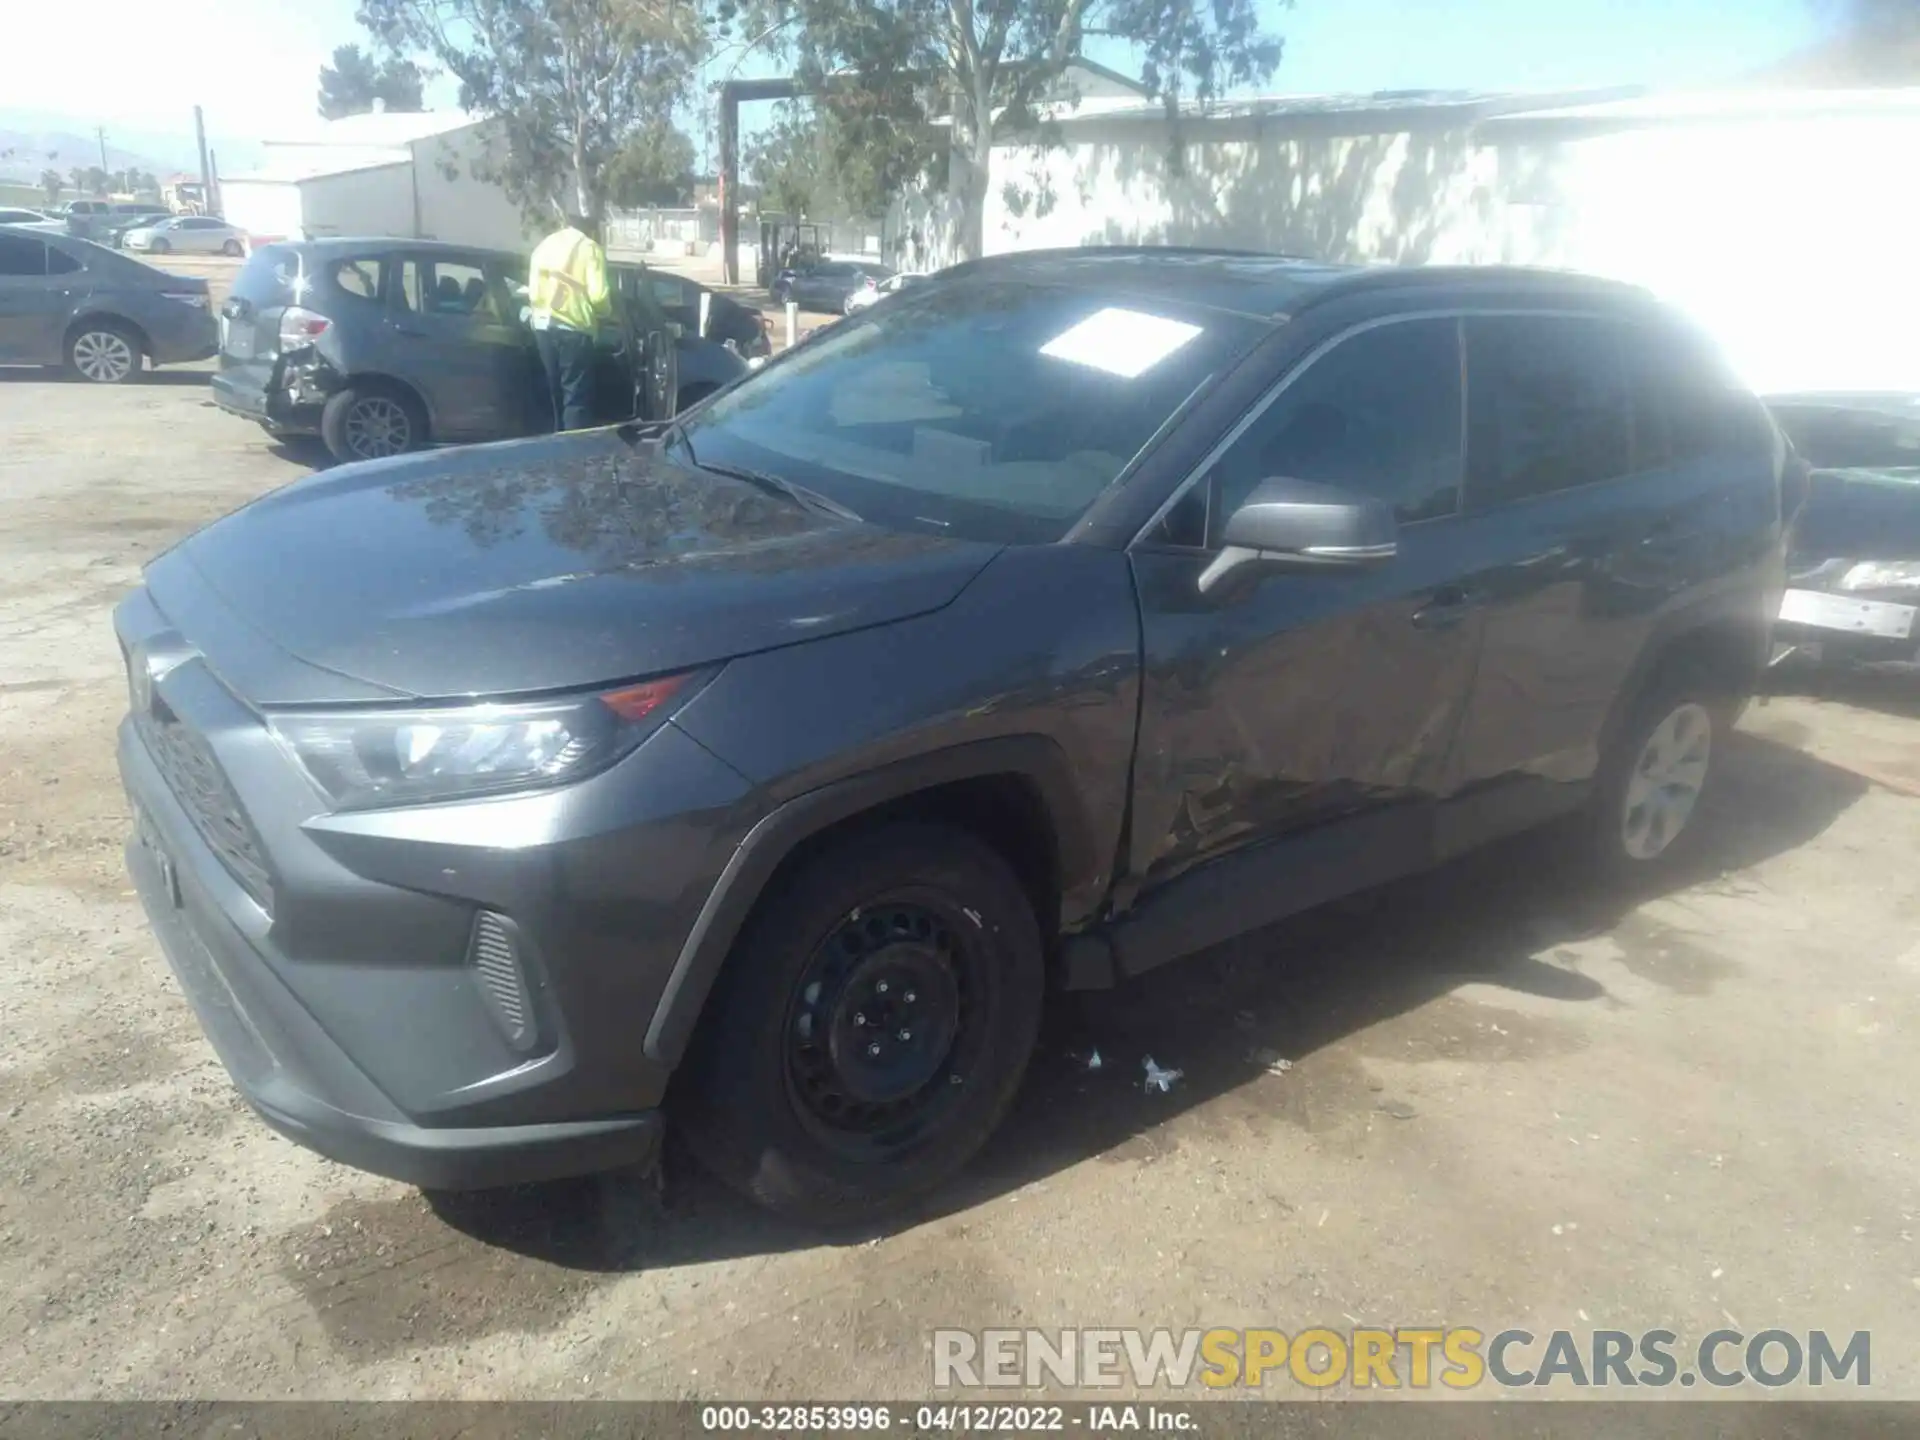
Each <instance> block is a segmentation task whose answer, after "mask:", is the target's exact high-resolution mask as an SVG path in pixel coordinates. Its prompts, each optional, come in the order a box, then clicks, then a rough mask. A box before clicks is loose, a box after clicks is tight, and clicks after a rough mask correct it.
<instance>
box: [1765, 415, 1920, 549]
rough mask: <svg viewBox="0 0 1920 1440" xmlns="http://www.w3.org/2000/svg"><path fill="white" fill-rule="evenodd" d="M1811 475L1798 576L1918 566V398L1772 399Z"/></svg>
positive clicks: (1797, 534) (1798, 529)
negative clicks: (1856, 563) (1822, 567)
mask: <svg viewBox="0 0 1920 1440" xmlns="http://www.w3.org/2000/svg"><path fill="white" fill-rule="evenodd" d="M1768 405H1769V406H1770V408H1771V409H1772V410H1773V413H1774V416H1775V418H1776V419H1777V420H1779V422H1780V424H1781V426H1782V428H1784V429H1785V430H1786V431H1787V433H1788V435H1789V436H1790V437H1791V438H1792V440H1793V442H1794V445H1795V447H1796V448H1797V449H1798V450H1799V452H1800V454H1801V455H1802V456H1803V457H1804V458H1805V459H1806V460H1807V462H1808V464H1809V466H1810V467H1811V476H1810V482H1809V488H1808V492H1807V502H1806V505H1805V507H1804V509H1803V510H1802V511H1801V513H1800V516H1799V519H1798V521H1797V523H1796V524H1795V526H1794V534H1793V559H1794V568H1795V569H1796V571H1799V570H1804V569H1807V568H1809V567H1812V566H1817V565H1819V564H1821V563H1823V562H1825V561H1830V560H1842V559H1845V560H1912V559H1920V397H1916V396H1914V395H1910V394H1905V393H1897V392H1896V393H1878V394H1859V395H1848V394H1811V395H1807V394H1802V395H1788V396H1770V397H1769V398H1768Z"/></svg>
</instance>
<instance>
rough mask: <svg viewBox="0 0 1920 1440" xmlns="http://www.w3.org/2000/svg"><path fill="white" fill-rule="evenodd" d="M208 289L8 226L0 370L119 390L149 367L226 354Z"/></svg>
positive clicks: (2, 262)
mask: <svg viewBox="0 0 1920 1440" xmlns="http://www.w3.org/2000/svg"><path fill="white" fill-rule="evenodd" d="M218 345H219V340H218V332H217V330H216V329H215V326H214V319H213V312H212V310H211V309H210V308H209V302H208V297H207V282H206V281H205V280H202V279H198V278H196V277H193V276H188V275H168V274H166V273H165V272H164V271H160V270H156V269H154V268H153V267H152V266H151V265H142V264H141V263H140V262H139V261H137V260H131V259H128V258H127V257H126V256H124V255H116V254H114V252H113V251H111V250H108V249H106V248H104V247H102V246H99V245H95V244H92V243H90V242H88V241H85V240H78V239H75V238H74V237H73V236H71V235H63V234H58V233H52V232H48V231H46V230H42V229H38V228H23V227H21V226H17V225H0V365H62V364H64V365H65V366H66V367H67V369H68V370H69V371H70V372H71V373H73V374H74V375H77V376H78V377H80V378H81V379H83V380H91V381H94V382H96V383H98V384H103V385H117V384H121V383H124V382H125V381H128V380H134V379H137V378H139V375H140V373H141V368H142V364H143V362H144V363H145V364H149V365H173V364H182V363H185V362H188V361H193V360H205V359H208V358H209V357H210V356H212V355H213V354H214V353H215V352H216V351H217V349H218Z"/></svg>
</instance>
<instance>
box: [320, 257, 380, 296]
mask: <svg viewBox="0 0 1920 1440" xmlns="http://www.w3.org/2000/svg"><path fill="white" fill-rule="evenodd" d="M386 270H387V262H386V261H385V260H384V259H383V258H381V257H379V256H373V255H363V256H360V257H358V258H357V259H351V260H336V261H334V262H333V264H332V266H330V267H329V269H328V272H327V273H328V274H329V275H330V276H331V277H332V279H333V284H334V288H335V289H337V290H339V291H341V292H342V293H344V294H347V295H351V296H353V297H354V298H355V299H356V300H378V299H379V298H380V292H381V289H382V287H384V286H385V284H386Z"/></svg>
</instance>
